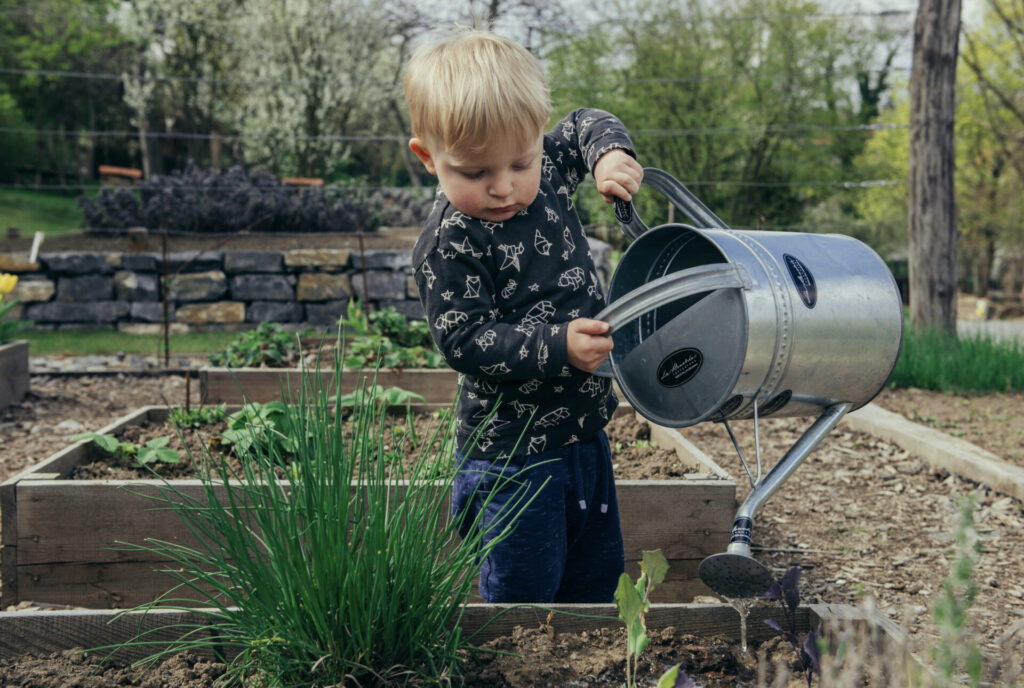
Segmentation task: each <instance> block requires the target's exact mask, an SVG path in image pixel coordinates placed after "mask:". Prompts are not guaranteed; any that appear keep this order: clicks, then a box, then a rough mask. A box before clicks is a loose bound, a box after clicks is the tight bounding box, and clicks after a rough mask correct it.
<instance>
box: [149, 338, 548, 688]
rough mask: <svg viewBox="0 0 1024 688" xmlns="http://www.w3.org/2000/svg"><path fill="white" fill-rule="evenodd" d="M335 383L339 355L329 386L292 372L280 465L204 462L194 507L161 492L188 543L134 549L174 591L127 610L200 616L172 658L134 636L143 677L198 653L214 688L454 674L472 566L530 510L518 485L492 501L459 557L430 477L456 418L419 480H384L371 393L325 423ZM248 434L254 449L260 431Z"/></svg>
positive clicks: (380, 427) (453, 528)
mask: <svg viewBox="0 0 1024 688" xmlns="http://www.w3.org/2000/svg"><path fill="white" fill-rule="evenodd" d="M341 368H342V366H341V361H340V359H339V355H338V354H337V353H335V361H334V370H335V371H336V372H335V375H334V377H333V379H332V380H330V381H328V382H327V383H325V382H323V381H322V379H321V376H320V374H319V365H318V366H317V370H316V372H315V374H312V375H310V374H307V373H306V372H305V371H303V375H302V378H303V380H302V386H301V390H300V392H299V393H298V398H297V399H294V400H293V399H289V403H288V404H287V405H286V406H287V414H286V419H285V422H284V423H283V424H281V423H279V425H278V426H277V429H278V430H279V431H281V432H284V433H285V434H287V435H288V436H289V437H290V438H291V440H292V441H291V442H290V443H288V444H289V446H291V447H292V451H293V452H294V453H293V454H292V455H290V456H288V457H285V456H282V455H281V452H282V449H281V448H282V446H283V443H280V442H276V443H266V442H253V443H251V444H250V445H249V449H248V450H247V452H246V454H245V455H244V456H243V457H242V458H243V461H242V466H243V469H242V475H240V476H239V475H236V473H235V472H234V471H233V469H231V468H229V467H228V465H227V464H226V462H224V461H223V460H222V459H219V458H216V457H211V456H209V455H207V456H204V457H202V464H203V465H204V469H203V471H202V473H203V475H202V477H201V484H202V487H203V490H202V492H203V494H202V498H201V499H196V498H190V497H189V496H188V495H186V494H184V493H182V492H181V491H180V490H178V489H176V488H175V487H174V486H173V485H172V484H171V483H165V484H164V485H163V486H162V490H161V493H160V495H159V496H158V497H155V498H154V499H156V500H158V502H159V503H160V506H161V507H163V508H170V509H171V510H173V511H174V512H175V513H176V514H177V515H178V516H179V517H180V518H181V519H183V521H184V523H185V524H186V525H187V527H188V528H189V530H190V531H191V532H192V533H193V535H194V536H195V542H194V543H184V542H162V541H155V540H146V541H145V543H144V544H142V545H133V546H130V547H132V548H133V549H136V550H139V551H145V552H150V553H155V554H158V555H160V556H161V557H163V558H166V559H167V560H168V561H169V566H167V567H166V569H165V571H166V573H168V574H169V575H170V576H171V577H173V578H174V579H175V580H176V581H177V584H176V585H175V586H174V587H173V588H172V589H171V590H170V591H169V592H168V593H166V594H165V595H163V596H162V597H160V598H159V599H157V600H155V601H154V602H152V603H150V604H146V605H142V607H140V608H138V609H142V610H156V609H174V610H192V611H196V608H199V609H198V613H200V614H202V615H204V616H205V618H206V621H207V622H208V625H207V626H206V628H203V627H201V626H200V625H192V626H180V627H177V631H178V632H180V633H181V634H182V635H181V639H180V640H178V641H177V642H174V643H172V644H171V645H169V646H168V645H165V644H163V643H161V642H158V641H156V640H155V639H152V638H151V636H149V635H148V634H147V633H143V634H140V636H138V637H137V638H136V639H135V640H134V641H133V642H132V643H131V645H133V646H135V647H143V648H145V647H147V646H149V647H150V648H151V649H152V650H153V653H152V654H151V655H149V657H147V659H146V660H144V662H155V661H157V660H160V659H162V658H163V657H165V656H167V655H170V654H172V653H175V652H179V651H183V650H206V651H210V652H213V653H214V654H219V655H221V656H222V657H223V659H224V660H225V661H227V662H228V663H229V671H228V674H227V675H226V685H232V684H234V685H239V684H241V683H242V682H243V681H247V680H250V679H252V678H253V677H255V678H256V679H257V680H259V681H260V682H261V685H270V686H332V685H349V682H350V681H351V682H353V683H354V684H357V685H362V686H368V685H393V684H411V685H420V684H432V683H438V682H441V681H442V680H446V679H450V678H452V677H456V676H458V675H459V674H460V672H461V670H462V665H461V662H462V661H463V659H462V658H463V657H465V656H466V654H467V653H465V652H464V651H463V650H465V649H466V648H467V647H468V645H469V643H470V639H468V638H466V637H465V636H463V635H462V634H461V632H460V630H459V620H460V618H461V613H462V610H463V609H464V605H465V602H466V601H467V600H468V598H469V596H470V594H471V590H472V583H473V579H474V577H475V575H476V569H477V564H478V562H479V560H480V557H483V556H486V555H487V553H488V552H489V551H490V550H491V548H493V547H494V545H495V544H497V543H498V542H500V541H501V540H502V539H503V538H504V537H505V536H506V535H507V533H508V532H509V531H510V530H511V528H512V527H513V526H514V523H515V519H516V517H517V516H518V513H519V512H520V510H521V509H522V508H523V507H524V506H525V505H526V504H527V503H528V501H529V499H530V496H529V495H528V494H527V493H526V490H525V487H524V485H522V484H521V483H512V482H510V483H509V484H507V485H502V486H501V488H502V489H506V490H512V491H513V492H512V494H513V495H514V497H513V499H511V500H510V503H511V506H510V507H508V511H507V512H504V513H505V517H504V518H499V519H496V522H497V523H499V525H497V526H495V527H494V528H493V529H492V531H491V532H489V533H485V532H483V530H482V528H480V527H477V526H478V524H475V523H474V524H468V525H470V527H469V528H468V533H469V534H468V535H467V537H466V539H465V540H462V541H460V538H459V535H458V527H457V526H458V524H457V523H455V522H454V520H450V519H448V518H447V513H446V512H447V503H448V501H447V500H446V499H444V498H443V497H444V496H445V495H447V494H449V493H450V488H451V481H452V478H453V474H454V471H445V472H444V475H443V476H442V477H441V479H439V480H438V479H435V477H436V476H437V471H436V468H432V467H433V466H434V464H436V463H437V462H438V461H439V460H447V461H448V462H449V463H450V462H452V461H453V460H454V459H453V457H454V452H453V447H452V437H453V436H454V433H453V432H452V431H451V430H452V418H453V416H452V414H448V415H447V420H446V421H444V422H442V423H441V424H439V425H438V427H437V428H436V429H435V430H434V433H435V436H434V437H432V438H431V441H427V442H423V443H422V447H424V449H423V455H422V456H421V460H420V461H419V462H418V463H417V465H416V466H415V467H413V468H411V469H408V470H407V471H406V469H403V468H402V466H401V465H400V462H392V463H390V464H388V465H387V466H385V463H386V462H385V461H383V460H375V459H374V458H373V457H378V456H382V455H383V454H384V453H385V452H384V450H383V446H382V445H383V437H384V435H385V433H384V430H385V429H386V427H387V424H388V423H389V417H388V414H387V409H386V408H385V407H384V405H383V404H380V403H377V402H375V400H374V399H373V397H372V392H373V389H374V386H373V385H372V384H371V385H369V387H368V389H366V390H364V392H365V394H364V396H363V399H362V400H361V401H362V403H359V404H357V405H356V406H355V407H354V408H353V410H352V413H351V414H343V413H341V412H340V411H339V412H337V413H336V412H335V411H336V410H337V409H340V408H341V404H340V399H341V396H342V394H341V385H340V380H341V377H340V375H341ZM343 416H344V421H343ZM343 422H344V423H346V424H348V426H349V427H348V428H347V431H346V432H343V427H342V425H343ZM256 424H258V420H257V421H255V422H254V426H253V428H252V432H253V433H254V434H259V433H261V432H265V431H266V429H265V428H259V427H256ZM286 460H287V464H288V468H287V470H281V467H282V465H283V464H284V463H285V461H286ZM497 492H498V490H493V491H492V494H494V493H497ZM483 511H484V510H483V509H482V510H481V513H482V512H483ZM185 593H188V594H185ZM196 597H198V598H199V601H198V603H197V602H196V600H195V598H196ZM166 628H167V627H164V629H166Z"/></svg>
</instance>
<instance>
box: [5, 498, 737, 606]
mask: <svg viewBox="0 0 1024 688" xmlns="http://www.w3.org/2000/svg"><path fill="white" fill-rule="evenodd" d="M649 482H651V481H626V482H625V483H623V484H622V485H621V486H620V487H619V503H620V509H621V514H622V519H623V521H622V522H623V536H624V539H625V541H626V543H627V547H628V550H627V552H626V558H627V562H630V566H633V565H634V564H633V562H635V561H636V560H638V559H639V558H640V555H641V552H642V551H643V550H645V549H658V548H660V549H662V551H663V552H664V553H665V555H666V557H667V558H668V559H669V560H670V565H671V568H670V570H669V578H668V580H666V582H665V583H664V584H663V586H662V588H661V590H660V591H656V597H655V599H661V600H681V599H692V598H693V596H694V595H696V594H707V589H706V588H705V587H704V586H703V584H701V583H699V581H697V580H696V567H697V565H698V564H699V562H700V560H701V559H703V558H704V557H705V556H708V555H709V554H716V553H718V552H721V551H724V549H725V547H726V545H727V544H728V541H729V531H727V530H725V529H724V528H725V525H724V524H728V523H729V519H730V518H731V514H732V509H733V503H732V502H733V499H734V496H733V495H734V492H732V491H731V490H730V489H729V487H730V486H729V485H726V486H721V485H715V484H714V483H713V481H658V484H655V485H650V484H645V483H649ZM174 484H175V488H176V489H177V490H179V491H180V492H181V493H182V494H183V495H186V496H187V497H189V498H193V499H199V498H201V497H203V496H204V494H205V492H204V488H203V484H202V482H201V481H199V480H179V481H175V483H174ZM730 485H731V484H730ZM161 488H162V483H159V482H156V481H147V482H139V481H75V480H59V481H53V480H47V481H41V480H40V481H36V480H27V481H23V482H21V483H20V484H19V487H18V490H19V495H20V497H19V500H20V508H19V512H18V524H19V532H20V533H22V537H20V538H19V543H18V554H17V557H18V558H17V571H16V574H15V575H16V581H14V582H15V584H16V585H17V590H18V597H19V598H20V599H32V600H36V601H46V602H56V603H62V604H73V605H79V606H102V607H109V606H112V605H118V604H120V605H134V604H140V603H142V602H146V601H149V600H151V599H153V598H154V597H155V596H156V595H158V594H160V593H163V592H165V591H166V589H167V587H168V586H169V579H168V578H167V577H165V576H163V575H159V574H154V573H152V569H153V568H156V567H158V566H162V565H164V560H163V559H160V558H159V557H155V556H153V555H150V554H148V553H144V552H133V551H128V550H124V549H117V545H116V543H117V541H121V542H131V543H132V544H143V543H142V538H144V537H150V538H154V539H158V540H165V541H180V542H186V543H188V542H193V538H192V535H191V533H190V532H189V531H188V529H187V527H186V526H185V524H184V522H182V521H181V519H180V518H179V517H178V516H177V515H176V514H175V513H174V512H172V511H167V510H165V509H164V508H162V505H161V504H160V503H159V502H157V501H154V500H153V499H151V498H150V497H152V496H155V495H158V494H160V490H161ZM444 498H445V499H447V496H445V497H444ZM712 505H713V506H712ZM442 508H443V509H444V513H447V507H442ZM716 510H717V514H718V515H716ZM58 515H59V517H58ZM652 517H653V518H652ZM681 526H684V527H681ZM133 534H134V535H136V536H137V537H136V538H135V539H134V540H133V539H132V535H133ZM118 566H123V567H124V568H123V569H119V568H118ZM633 575H634V577H635V575H636V572H633ZM9 599H13V598H9Z"/></svg>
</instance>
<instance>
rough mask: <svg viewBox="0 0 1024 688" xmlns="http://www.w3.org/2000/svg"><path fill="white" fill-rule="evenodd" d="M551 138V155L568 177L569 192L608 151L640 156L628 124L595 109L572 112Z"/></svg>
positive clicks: (571, 192) (552, 133) (549, 137)
mask: <svg viewBox="0 0 1024 688" xmlns="http://www.w3.org/2000/svg"><path fill="white" fill-rule="evenodd" d="M547 140H548V143H549V146H550V150H549V153H548V155H549V157H550V158H551V161H552V163H553V164H554V165H555V167H556V168H557V169H558V170H559V172H560V173H561V174H562V175H563V177H564V178H565V181H566V186H567V189H566V190H567V191H568V193H569V195H572V194H573V193H575V191H576V187H577V186H579V183H580V182H581V181H582V180H583V178H584V177H585V176H586V175H587V173H588V172H590V171H592V170H593V169H594V165H595V164H597V161H598V160H600V158H601V156H602V155H604V154H605V153H607V152H608V151H610V150H612V149H615V148H620V149H622V150H624V151H626V152H627V153H629V154H630V155H631V156H633V157H634V158H635V157H636V154H635V153H634V152H633V142H632V141H631V140H630V138H629V132H628V131H626V127H625V125H623V124H622V122H621V121H619V118H618V117H616V116H615V115H613V114H611V113H609V112H605V111H604V110H597V109H594V108H581V109H578V110H573V111H572V112H570V113H569V114H568V115H566V117H565V119H563V120H562V121H561V122H559V123H557V124H556V125H555V126H554V127H552V128H551V131H550V132H548V135H547Z"/></svg>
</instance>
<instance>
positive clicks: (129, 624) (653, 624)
mask: <svg viewBox="0 0 1024 688" xmlns="http://www.w3.org/2000/svg"><path fill="white" fill-rule="evenodd" d="M552 611H553V612H555V613H554V614H553V615H551V616H550V618H549V614H550V612H552ZM795 618H796V631H797V633H798V634H800V635H803V634H805V633H807V632H808V631H809V630H811V629H816V628H818V625H819V624H821V625H822V626H823V630H824V631H825V633H826V634H827V633H829V632H830V631H833V630H838V628H839V627H840V626H841V625H843V624H850V623H853V624H858V625H861V624H870V625H871V626H872V627H873V628H874V629H875V633H871V634H863V636H865V637H868V636H869V637H871V638H873V639H874V640H875V641H876V642H878V643H879V644H880V645H882V646H891V647H896V648H901V647H905V645H906V644H905V642H904V639H903V638H902V634H901V632H900V631H899V629H898V628H896V627H895V625H894V624H893V623H892V622H891V621H888V620H887V619H885V618H883V617H881V616H879V615H878V614H877V613H876V614H869V613H868V612H866V611H865V610H864V609H862V608H860V607H853V606H849V605H807V606H801V607H799V608H797V610H796V615H795ZM766 619H774V620H775V621H776V622H778V623H780V624H781V625H783V626H786V625H787V622H786V620H785V617H784V614H783V611H782V609H781V608H780V607H778V606H758V607H755V608H753V609H752V610H751V611H750V616H749V617H748V619H747V639H748V642H751V643H752V644H755V645H756V644H758V643H761V642H764V641H766V640H769V639H771V638H772V637H774V636H776V635H777V633H776V632H775V631H773V630H772V629H771V628H770V627H769V626H768V625H767V624H765V623H764V621H765V620H766ZM621 623H622V622H620V621H619V619H618V612H617V610H616V608H615V606H614V605H612V604H553V605H517V606H506V605H494V604H469V605H466V607H465V608H464V610H463V614H462V617H461V619H460V620H459V622H458V625H459V627H460V628H461V629H462V631H463V633H464V634H465V635H467V636H472V641H473V642H474V643H483V642H486V641H488V640H491V639H494V638H497V637H500V636H502V635H506V634H508V633H509V632H511V631H512V629H513V628H514V627H516V626H522V627H524V628H537V627H539V626H541V625H542V624H549V625H550V626H551V627H552V628H553V629H554V631H555V632H556V633H578V632H581V631H588V630H596V629H600V628H619V627H620V626H621ZM176 624H177V625H180V626H182V627H185V626H187V627H194V628H203V627H204V626H207V625H208V624H209V619H208V617H207V616H205V615H203V614H201V613H199V612H197V611H194V612H188V611H163V610H156V611H151V612H149V613H148V614H145V615H144V614H142V613H141V612H129V613H126V614H123V615H121V616H118V614H117V613H116V612H114V611H110V610H70V611H64V610H61V611H22V612H4V613H0V659H11V658H15V657H18V656H21V655H25V654H35V655H40V654H45V653H49V652H59V651H62V650H70V649H73V648H95V647H102V646H108V645H115V644H120V643H125V642H128V641H130V640H132V639H133V638H134V637H136V635H137V634H138V633H139V632H142V631H144V632H147V633H148V635H147V637H148V638H149V639H151V640H153V641H154V642H155V643H158V644H156V645H154V646H151V647H149V648H146V649H145V651H144V652H143V651H141V650H139V649H138V648H134V649H132V648H126V649H124V650H123V651H121V653H120V654H119V655H118V658H119V659H139V658H141V657H142V656H144V655H145V654H148V653H151V652H156V651H157V650H159V649H162V647H163V646H161V645H159V643H170V642H171V641H173V639H174V638H176V637H180V635H181V633H182V631H181V630H180V629H174V628H173V627H172V626H173V625H176ZM668 626H673V627H675V628H677V629H679V630H680V631H685V632H686V633H688V634H693V635H696V636H698V637H710V636H724V637H726V638H728V639H730V640H732V641H737V640H739V638H740V620H739V614H738V612H737V611H736V610H735V609H734V608H733V607H731V606H729V605H725V604H655V605H654V606H652V607H651V609H650V611H649V612H648V614H647V627H648V628H650V629H661V628H666V627H668ZM473 634H476V635H473ZM882 649H883V648H879V652H880V651H881V650H882ZM907 659H908V661H909V662H911V663H913V664H915V665H916V666H917V667H918V668H919V669H920V664H918V663H917V662H916V660H915V659H914V658H913V657H911V656H908V657H907ZM921 670H922V671H923V669H921Z"/></svg>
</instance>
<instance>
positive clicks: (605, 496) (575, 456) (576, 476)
mask: <svg viewBox="0 0 1024 688" xmlns="http://www.w3.org/2000/svg"><path fill="white" fill-rule="evenodd" d="M570 460H571V461H572V471H573V480H574V481H575V483H576V494H577V495H578V496H579V497H580V499H579V505H580V511H586V510H587V500H586V499H584V498H583V495H584V494H585V489H586V483H584V481H583V465H582V463H581V462H580V448H579V443H578V442H576V443H573V445H572V457H571V458H570ZM610 482H611V480H610V479H607V480H603V481H602V483H603V484H602V486H601V487H602V488H603V489H602V491H601V513H602V514H606V513H608V501H609V493H608V490H609V488H610Z"/></svg>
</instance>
